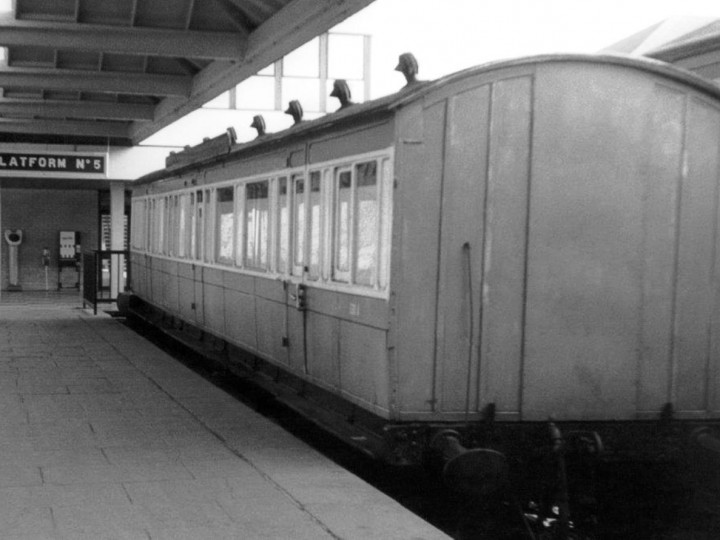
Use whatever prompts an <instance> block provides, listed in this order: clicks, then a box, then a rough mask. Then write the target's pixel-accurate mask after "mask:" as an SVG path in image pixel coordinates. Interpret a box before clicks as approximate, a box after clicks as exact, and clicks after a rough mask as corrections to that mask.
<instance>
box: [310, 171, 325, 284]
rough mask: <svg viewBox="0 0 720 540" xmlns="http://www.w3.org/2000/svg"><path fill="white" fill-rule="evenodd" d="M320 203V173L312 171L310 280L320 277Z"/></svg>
mask: <svg viewBox="0 0 720 540" xmlns="http://www.w3.org/2000/svg"><path fill="white" fill-rule="evenodd" d="M321 202H322V198H321V192H320V171H313V172H311V173H310V192H309V193H308V210H309V213H308V221H309V223H308V230H309V232H310V238H309V241H310V246H309V248H310V253H309V259H310V260H309V263H310V264H309V266H310V268H309V271H310V278H312V279H318V278H319V277H320V250H321V246H320V242H321V239H322V221H321V216H320V205H321Z"/></svg>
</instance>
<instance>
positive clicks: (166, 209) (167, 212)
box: [162, 197, 172, 255]
mask: <svg viewBox="0 0 720 540" xmlns="http://www.w3.org/2000/svg"><path fill="white" fill-rule="evenodd" d="M171 214H172V199H171V197H165V200H164V201H163V234H162V252H163V253H164V254H165V255H169V254H170V235H171V228H170V224H171V223H172V221H171V218H172V215H171Z"/></svg>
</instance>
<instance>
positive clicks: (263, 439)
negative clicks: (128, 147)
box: [0, 298, 447, 540]
mask: <svg viewBox="0 0 720 540" xmlns="http://www.w3.org/2000/svg"><path fill="white" fill-rule="evenodd" d="M15 301H16V302H17V301H18V300H17V298H16V299H15ZM0 433H1V434H2V437H0V538H1V539H2V540H29V539H32V540H43V539H52V540H65V539H68V540H69V539H72V540H84V539H92V540H102V539H114V540H117V539H132V540H136V539H141V540H162V539H172V540H182V539H185V538H187V539H192V540H204V539H213V540H215V539H233V538H238V539H243V540H247V539H253V540H255V539H273V540H277V539H293V540H318V539H323V538H332V539H335V540H337V539H338V538H347V539H348V540H353V539H356V538H357V539H360V538H373V539H380V538H382V539H383V540H385V539H387V540H393V539H398V540H399V539H403V540H405V539H411V538H425V539H436V538H438V539H439V538H447V537H446V536H445V535H443V534H442V533H440V532H439V531H437V530H436V529H434V528H433V527H431V526H430V525H428V524H427V523H425V522H424V521H422V520H421V519H420V518H418V517H417V516H414V515H413V514H411V513H409V512H408V511H407V510H405V509H404V508H402V507H401V506H400V505H399V504H397V503H396V502H395V501H392V500H391V499H389V498H388V497H386V496H385V495H383V494H382V493H379V492H378V491H377V490H375V489H374V488H372V487H371V486H369V485H367V484H366V483H365V482H363V481H362V480H360V479H358V478H357V477H355V476H353V475H352V474H350V473H348V472H347V471H345V470H344V469H342V468H341V467H339V466H338V465H336V464H334V463H332V462H330V461H329V460H327V459H326V458H324V457H323V456H322V455H320V454H319V453H317V452H316V451H315V450H313V449H311V448H309V447H308V446H307V445H305V444H304V443H302V442H301V441H299V440H297V439H295V438H294V437H293V436H292V435H290V434H289V433H287V432H286V431H285V430H284V429H282V428H281V427H280V426H278V425H276V424H274V423H272V422H270V421H268V420H267V419H265V418H263V417H262V416H261V415H259V414H258V413H256V412H255V411H252V410H250V409H248V408H247V407H245V406H244V405H242V404H241V403H239V402H237V401H236V400H234V399H233V398H232V397H230V396H228V395H227V394H226V393H225V392H223V391H222V390H220V389H219V388H217V387H215V386H213V385H212V384H210V383H209V382H208V381H206V380H204V379H202V378H201V377H199V376H198V375H196V374H195V373H193V372H192V371H190V370H189V369H188V368H186V367H185V366H183V365H181V364H179V363H178V362H177V361H175V360H174V359H172V358H171V357H169V356H168V355H167V354H166V353H164V352H162V351H160V350H158V349H157V348H156V347H154V346H153V345H152V344H150V343H148V342H147V341H145V340H144V339H143V338H142V337H140V336H138V335H137V334H134V333H133V332H132V331H130V330H129V329H128V328H126V327H124V326H123V325H122V324H120V323H119V322H118V321H116V320H113V319H112V318H109V317H94V316H92V315H91V314H90V313H88V312H87V311H86V310H80V309H73V308H72V307H71V306H59V307H51V306H44V305H42V304H41V303H39V304H29V305H22V304H19V303H18V304H16V305H12V306H11V307H9V308H8V306H0Z"/></svg>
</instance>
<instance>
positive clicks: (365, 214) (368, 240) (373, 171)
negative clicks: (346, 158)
mask: <svg viewBox="0 0 720 540" xmlns="http://www.w3.org/2000/svg"><path fill="white" fill-rule="evenodd" d="M355 175H356V184H357V192H356V196H355V215H356V216H357V219H356V227H357V228H356V234H357V237H356V239H355V247H354V259H355V260H354V263H355V283H358V284H360V285H373V283H374V281H375V271H376V268H377V259H378V256H377V255H378V254H377V251H378V240H379V239H378V216H379V213H378V210H379V200H378V190H377V162H375V161H370V162H368V163H360V164H358V165H356V166H355Z"/></svg>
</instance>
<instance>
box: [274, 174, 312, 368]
mask: <svg viewBox="0 0 720 540" xmlns="http://www.w3.org/2000/svg"><path fill="white" fill-rule="evenodd" d="M281 180H284V179H281ZM282 186H283V184H282V182H281V186H280V204H281V212H280V221H281V223H282V224H283V230H282V233H281V242H280V246H281V254H280V259H281V261H282V264H283V265H284V264H285V261H287V264H288V265H289V271H290V274H291V275H292V276H293V279H290V280H288V282H287V285H286V311H285V324H286V328H287V337H288V343H287V345H288V362H289V365H290V367H291V369H292V370H293V371H297V372H300V373H307V346H306V338H307V312H306V311H305V300H306V299H305V291H306V286H307V281H306V280H307V273H308V271H309V267H308V258H307V251H308V249H307V245H308V238H309V233H308V227H307V224H308V192H309V189H308V185H307V179H306V177H305V173H303V172H298V173H294V174H292V175H290V177H289V178H287V190H284V189H283V187H282ZM284 191H287V193H284ZM286 222H287V224H288V225H289V227H288V228H287V229H285V228H284V225H285V223H286ZM286 231H287V232H286ZM286 244H288V245H289V249H287V250H285V249H283V246H284V245H286Z"/></svg>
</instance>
